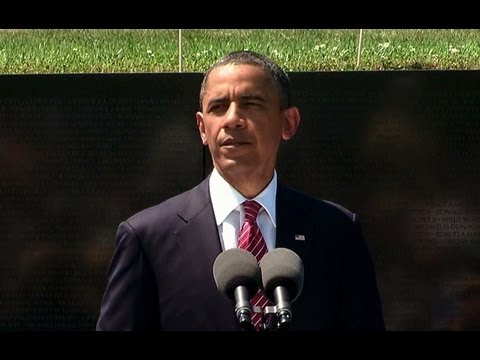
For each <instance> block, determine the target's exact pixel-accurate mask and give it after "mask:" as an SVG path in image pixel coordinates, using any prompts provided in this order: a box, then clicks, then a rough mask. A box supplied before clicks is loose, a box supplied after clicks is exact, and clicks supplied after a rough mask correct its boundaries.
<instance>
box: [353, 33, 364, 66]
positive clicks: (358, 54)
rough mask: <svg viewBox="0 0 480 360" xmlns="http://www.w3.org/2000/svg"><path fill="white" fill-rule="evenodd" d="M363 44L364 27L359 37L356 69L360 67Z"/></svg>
mask: <svg viewBox="0 0 480 360" xmlns="http://www.w3.org/2000/svg"><path fill="white" fill-rule="evenodd" d="M362 44H363V29H360V35H359V37H358V48H357V66H356V67H355V68H356V69H358V68H359V67H360V59H361V57H362Z"/></svg>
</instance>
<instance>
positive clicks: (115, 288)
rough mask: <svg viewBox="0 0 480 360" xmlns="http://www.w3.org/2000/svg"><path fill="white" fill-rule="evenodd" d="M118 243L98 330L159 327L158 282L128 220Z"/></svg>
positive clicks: (121, 225)
mask: <svg viewBox="0 0 480 360" xmlns="http://www.w3.org/2000/svg"><path fill="white" fill-rule="evenodd" d="M115 244H116V247H115V253H114V255H113V258H112V261H111V263H110V266H109V268H108V271H107V288H106V290H105V294H104V296H103V300H102V305H101V309H100V316H99V318H98V321H97V325H96V329H97V331H120V330H144V329H152V328H158V327H159V309H158V295H157V291H156V282H155V280H154V275H153V272H152V271H151V269H150V266H149V265H148V261H147V259H146V256H145V253H144V251H143V249H142V247H141V244H140V241H139V239H138V237H137V234H136V232H135V229H134V228H133V227H132V226H131V225H130V224H129V223H128V222H123V223H121V224H120V225H119V227H118V230H117V234H116V240H115Z"/></svg>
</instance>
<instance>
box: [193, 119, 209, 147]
mask: <svg viewBox="0 0 480 360" xmlns="http://www.w3.org/2000/svg"><path fill="white" fill-rule="evenodd" d="M195 117H196V118H197V127H198V131H199V132H200V138H201V139H202V144H203V145H208V140H207V133H206V132H205V124H204V123H203V113H202V112H200V111H198V112H197V113H196V114H195Z"/></svg>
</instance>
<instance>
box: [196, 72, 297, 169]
mask: <svg viewBox="0 0 480 360" xmlns="http://www.w3.org/2000/svg"><path fill="white" fill-rule="evenodd" d="M196 116H197V125H198V128H199V131H200V136H201V138H202V142H203V144H204V145H208V147H209V149H210V154H211V155H212V160H213V163H214V165H215V167H216V168H217V169H218V171H219V172H220V173H221V174H222V175H224V177H226V178H228V176H245V175H248V174H249V173H252V172H255V173H256V174H264V175H265V174H272V173H273V169H274V168H275V163H276V158H277V151H278V147H279V144H280V141H281V139H282V137H283V138H284V139H287V138H289V137H290V136H291V135H290V134H289V129H288V124H287V123H288V120H287V116H286V110H282V108H281V105H280V94H279V91H278V89H277V88H275V87H274V85H273V83H272V82H271V80H270V79H269V78H268V77H267V76H266V75H265V73H264V71H263V70H262V69H261V68H260V67H257V66H253V65H225V66H221V67H217V68H215V69H213V70H212V71H211V73H210V76H209V78H208V82H207V84H206V88H205V95H204V98H203V102H202V112H198V113H197V115H196ZM227 174H228V175H227Z"/></svg>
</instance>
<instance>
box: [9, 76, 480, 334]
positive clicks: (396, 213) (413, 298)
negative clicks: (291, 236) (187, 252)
mask: <svg viewBox="0 0 480 360" xmlns="http://www.w3.org/2000/svg"><path fill="white" fill-rule="evenodd" d="M291 78H292V84H293V96H294V100H295V103H296V104H297V105H298V106H299V107H300V110H301V114H302V123H301V126H300V129H299V132H298V133H297V135H296V136H295V137H294V138H293V139H292V140H291V141H290V143H288V144H285V146H282V149H281V154H280V159H279V166H278V172H279V176H280V179H281V180H282V181H283V182H284V183H286V184H289V185H292V186H295V187H297V188H299V189H301V190H303V191H305V192H309V193H311V194H314V195H317V196H319V197H322V198H326V199H329V200H332V201H336V202H338V203H340V204H343V205H344V206H346V207H347V208H349V209H351V210H352V211H355V212H357V213H358V215H359V216H360V218H361V219H362V224H363V227H364V230H365V233H366V236H367V239H368V241H369V245H370V248H371V251H372V253H373V256H374V259H375V263H376V267H377V274H378V282H379V287H380V291H381V294H382V298H383V302H384V309H385V319H386V323H387V327H388V328H389V329H391V330H432V329H453V330H463V329H475V328H476V329H478V328H479V325H480V319H479V315H478V314H480V311H479V304H480V290H479V289H480V265H479V264H480V261H479V260H480V236H479V235H480V203H479V200H480V198H479V194H480V193H479V191H478V184H479V183H480V181H479V180H480V179H479V178H480V156H478V154H479V153H480V118H479V115H478V114H480V72H479V71H412V72H409V71H401V72H387V71H385V72H318V73H292V74H291ZM200 82H201V74H199V73H191V74H123V75H100V74H94V75H8V76H0V174H1V175H0V213H1V216H0V249H1V251H0V329H8V330H11V329H13V330H15V329H22V330H26V329H27V330H28V329H35V330H37V329H60V330H65V329H85V330H91V329H93V328H94V326H95V322H96V319H97V316H98V312H99V308H100V301H101V296H102V294H103V291H104V289H105V273H106V269H107V266H108V262H109V260H110V257H111V255H112V253H113V246H114V235H115V231H116V227H117V225H118V223H119V222H120V221H122V220H123V219H125V218H126V217H128V216H129V215H131V214H132V213H134V212H136V211H138V210H140V209H142V208H144V207H147V206H150V205H154V204H156V203H158V202H160V201H162V200H164V199H166V198H167V197H169V196H172V195H174V194H176V193H178V192H181V191H183V190H186V189H188V188H190V187H192V186H194V185H195V184H197V183H198V182H199V181H200V180H201V179H203V177H204V176H205V175H206V174H207V173H208V171H209V170H210V169H211V161H210V159H209V154H208V152H205V149H204V148H203V147H202V145H201V142H200V139H199V136H198V132H197V129H196V125H195V111H196V110H197V107H198V105H197V104H198V91H199V87H200Z"/></svg>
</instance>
